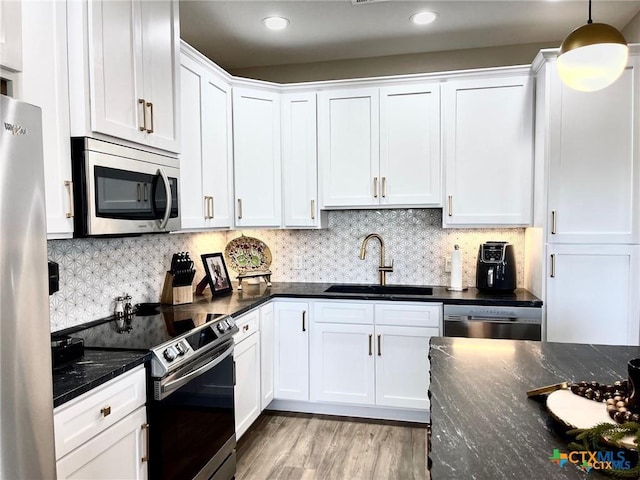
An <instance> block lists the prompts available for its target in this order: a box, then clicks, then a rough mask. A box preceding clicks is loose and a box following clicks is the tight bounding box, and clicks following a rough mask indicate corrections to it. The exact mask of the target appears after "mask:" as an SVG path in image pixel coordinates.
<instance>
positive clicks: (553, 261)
mask: <svg viewBox="0 0 640 480" xmlns="http://www.w3.org/2000/svg"><path fill="white" fill-rule="evenodd" d="M549 276H550V277H551V278H555V277H556V254H555V253H552V254H551V273H550V275H549Z"/></svg>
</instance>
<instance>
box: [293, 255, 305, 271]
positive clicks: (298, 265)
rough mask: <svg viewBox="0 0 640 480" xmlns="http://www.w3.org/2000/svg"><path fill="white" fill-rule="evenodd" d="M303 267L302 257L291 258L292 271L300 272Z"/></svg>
mask: <svg viewBox="0 0 640 480" xmlns="http://www.w3.org/2000/svg"><path fill="white" fill-rule="evenodd" d="M303 268H304V267H303V266H302V257H301V256H297V257H293V269H294V270H302V269H303Z"/></svg>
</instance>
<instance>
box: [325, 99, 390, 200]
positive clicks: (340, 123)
mask: <svg viewBox="0 0 640 480" xmlns="http://www.w3.org/2000/svg"><path fill="white" fill-rule="evenodd" d="M378 117H379V106H378V89H377V88H362V89H353V90H341V91H331V92H321V93H319V94H318V161H319V167H320V172H321V178H322V204H323V206H324V207H349V206H354V207H355V206H369V205H378V204H379V200H380V183H381V182H380V178H379V176H380V174H379V157H380V151H379V144H380V139H379V122H378Z"/></svg>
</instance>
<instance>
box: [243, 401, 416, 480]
mask: <svg viewBox="0 0 640 480" xmlns="http://www.w3.org/2000/svg"><path fill="white" fill-rule="evenodd" d="M426 437H427V429H426V426H419V425H413V424H403V423H399V422H386V421H376V420H372V421H362V420H360V419H353V418H342V417H332V416H326V415H309V414H296V413H280V412H277V413H276V412H266V413H263V414H262V415H261V416H260V418H258V420H256V422H255V423H254V424H253V425H252V426H251V428H250V429H249V430H248V431H247V432H246V433H245V434H244V435H243V437H242V438H241V439H240V441H239V442H238V447H237V455H238V457H237V461H238V467H237V473H236V479H237V480H276V479H278V480H280V479H282V480H285V479H286V480H312V479H313V480H365V479H370V480H387V479H389V480H391V479H398V480H411V479H415V480H428V478H429V476H428V473H427V468H426V463H427V462H426Z"/></svg>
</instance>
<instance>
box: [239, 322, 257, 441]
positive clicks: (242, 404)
mask: <svg viewBox="0 0 640 480" xmlns="http://www.w3.org/2000/svg"><path fill="white" fill-rule="evenodd" d="M236 322H237V325H238V328H239V329H240V332H238V333H237V334H235V335H234V340H235V343H236V345H235V349H234V362H235V375H236V386H235V390H234V398H235V400H234V401H235V416H236V438H238V439H239V438H240V437H242V435H243V434H244V432H246V431H247V429H248V428H249V427H250V426H251V424H252V423H253V422H254V421H255V420H256V419H257V418H258V416H259V415H260V412H261V411H262V409H261V408H260V405H261V403H260V381H261V377H260V332H259V331H258V329H259V326H260V312H259V310H258V309H255V310H253V311H251V312H249V313H247V314H246V315H243V316H242V317H240V318H238V319H236Z"/></svg>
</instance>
